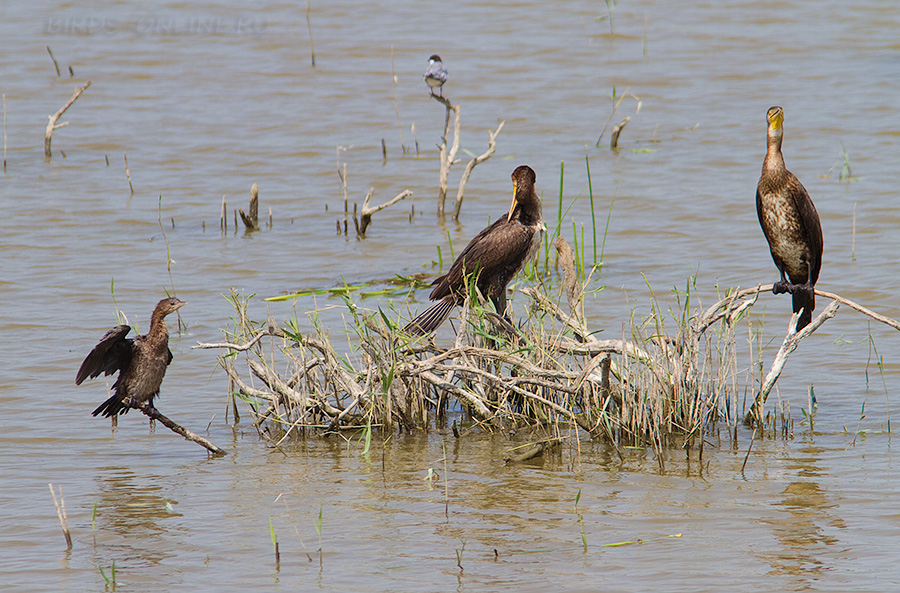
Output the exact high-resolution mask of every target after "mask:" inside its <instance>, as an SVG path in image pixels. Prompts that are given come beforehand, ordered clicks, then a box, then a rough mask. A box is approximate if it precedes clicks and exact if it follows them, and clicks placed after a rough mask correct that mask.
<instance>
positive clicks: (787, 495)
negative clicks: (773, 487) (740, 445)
mask: <svg viewBox="0 0 900 593" xmlns="http://www.w3.org/2000/svg"><path fill="white" fill-rule="evenodd" d="M797 453H799V455H796V456H793V455H792V456H791V457H790V458H789V459H788V463H787V467H786V469H787V470H789V471H791V472H792V473H795V474H796V475H797V476H798V478H799V479H796V480H793V481H791V482H789V483H788V484H787V485H786V487H785V488H784V490H783V491H782V492H781V499H780V500H778V501H776V502H775V503H774V504H775V505H776V507H778V508H781V509H783V510H784V511H785V512H784V513H780V514H779V515H778V516H777V517H775V518H772V519H768V520H765V521H764V523H766V524H768V525H769V527H770V528H771V529H772V533H773V535H774V536H775V537H776V538H777V540H778V541H779V542H780V544H781V546H782V549H781V550H780V551H778V552H777V553H775V554H773V555H771V556H769V557H768V560H769V563H770V564H771V566H772V570H771V574H781V575H790V576H793V577H797V578H798V583H799V584H803V585H805V587H808V586H809V585H808V584H809V582H810V581H812V580H814V579H817V578H820V577H821V576H822V573H823V572H824V571H827V570H829V569H830V568H831V564H830V563H829V562H828V560H827V559H828V558H829V557H830V556H829V555H828V553H827V552H826V550H825V547H826V546H831V545H833V544H836V543H838V542H839V541H840V540H838V539H837V538H836V537H834V536H832V535H829V534H827V533H825V529H826V527H827V526H830V527H838V528H843V527H844V521H843V519H841V518H840V517H836V516H835V515H834V512H835V511H836V509H837V508H838V505H837V504H835V503H834V502H832V501H830V500H829V498H830V496H829V493H828V492H827V490H825V489H824V488H823V487H822V486H821V484H820V483H819V481H818V479H817V478H819V477H820V476H821V475H822V474H823V473H827V472H824V471H823V469H822V468H821V467H820V464H821V462H822V456H823V455H824V454H825V453H826V449H824V448H823V447H818V446H816V445H815V444H812V443H810V444H807V445H806V446H805V447H802V448H800V449H799V450H797ZM805 587H802V588H805ZM802 588H801V589H798V590H802Z"/></svg>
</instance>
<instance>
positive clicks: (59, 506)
mask: <svg viewBox="0 0 900 593" xmlns="http://www.w3.org/2000/svg"><path fill="white" fill-rule="evenodd" d="M48 49H49V48H48ZM47 486H49V487H50V494H51V495H52V496H53V505H54V506H55V507H56V514H57V516H59V524H60V525H61V526H62V530H63V535H64V536H66V551H69V550H71V549H72V534H71V533H70V532H69V518H68V517H67V516H66V500H65V499H64V498H63V489H62V486H60V487H59V500H57V499H56V492H54V491H53V484H52V483H50V484H47Z"/></svg>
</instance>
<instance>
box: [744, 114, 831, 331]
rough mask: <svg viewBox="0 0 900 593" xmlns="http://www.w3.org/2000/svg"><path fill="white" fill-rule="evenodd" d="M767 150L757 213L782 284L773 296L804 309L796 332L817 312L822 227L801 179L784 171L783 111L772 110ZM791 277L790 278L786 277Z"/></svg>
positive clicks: (776, 286)
mask: <svg viewBox="0 0 900 593" xmlns="http://www.w3.org/2000/svg"><path fill="white" fill-rule="evenodd" d="M766 120H767V121H768V122H769V130H768V134H767V141H768V151H767V152H766V160H765V161H763V167H762V175H761V176H760V178H759V184H758V185H757V188H756V214H757V216H759V224H760V226H761V227H762V230H763V232H764V233H765V235H766V240H767V241H768V242H769V250H770V251H771V252H772V259H773V260H775V265H776V266H777V267H778V271H779V272H781V279H780V280H779V281H778V282H776V283H775V285H774V288H773V289H772V292H774V293H775V294H780V293H783V292H789V293H791V295H792V296H793V305H794V312H795V313H796V312H798V311H800V309H803V313H802V314H801V315H800V318H799V319H798V320H797V331H799V330H801V329H802V328H804V327H806V326H807V325H808V324H809V322H810V321H811V320H812V312H813V310H814V309H815V307H816V297H815V292H814V291H813V290H814V287H815V285H816V281H818V279H819V270H820V269H821V268H822V225H821V223H820V222H819V214H818V213H817V212H816V207H815V206H814V205H813V202H812V200H811V199H810V197H809V193H807V191H806V188H805V187H803V184H801V183H800V180H799V179H797V177H795V176H794V174H793V173H791V172H790V171H788V170H787V168H785V166H784V156H783V155H782V154H781V140H782V137H783V135H784V130H783V125H782V124H783V123H784V111H783V110H782V109H781V107H771V108H770V109H769V111H768V113H767V114H766ZM785 276H787V278H785Z"/></svg>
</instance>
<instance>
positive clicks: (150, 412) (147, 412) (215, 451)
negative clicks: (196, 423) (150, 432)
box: [137, 402, 227, 455]
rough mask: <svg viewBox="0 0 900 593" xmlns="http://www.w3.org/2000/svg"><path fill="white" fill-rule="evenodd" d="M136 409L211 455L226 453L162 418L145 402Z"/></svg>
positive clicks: (171, 421)
mask: <svg viewBox="0 0 900 593" xmlns="http://www.w3.org/2000/svg"><path fill="white" fill-rule="evenodd" d="M137 409H138V410H140V411H141V412H143V413H144V414H145V415H146V416H147V417H148V418H151V419H153V420H159V422H161V423H162V424H163V426H165V427H166V428H168V429H169V430H171V431H172V432H176V433H178V434H180V435H181V436H183V437H184V438H186V439H187V440H189V441H192V442H194V443H197V444H199V445H202V446H204V447H206V449H208V450H209V451H210V452H211V453H212V454H213V455H225V454H226V453H227V451H225V450H224V449H220V448H219V447H216V446H215V445H213V444H212V443H211V442H209V441H208V440H207V439H205V438H203V437H202V436H200V435H198V434H194V433H193V432H191V431H190V430H188V429H186V428H185V427H183V426H181V425H180V424H178V423H176V422H174V421H173V420H170V419H169V418H168V417H167V416H164V415H163V414H162V413H161V412H160V411H159V410H157V409H156V408H154V407H153V406H151V405H147V403H146V402H143V403H141V404H140V405H139V406H138V408H137Z"/></svg>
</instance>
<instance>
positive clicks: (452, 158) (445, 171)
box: [431, 93, 459, 218]
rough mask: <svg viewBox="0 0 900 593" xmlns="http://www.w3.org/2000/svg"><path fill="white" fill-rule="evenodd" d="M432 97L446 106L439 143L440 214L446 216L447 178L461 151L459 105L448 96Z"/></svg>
mask: <svg viewBox="0 0 900 593" xmlns="http://www.w3.org/2000/svg"><path fill="white" fill-rule="evenodd" d="M431 98H432V99H434V100H435V101H437V102H438V103H441V104H442V105H443V106H444V107H445V108H446V113H445V114H444V135H443V136H441V143H440V145H438V149H439V151H440V157H439V158H440V160H441V176H440V179H439V188H438V216H440V217H442V218H443V216H444V206H445V203H446V202H447V178H448V177H449V176H450V167H452V166H453V165H455V164H456V163H457V162H458V161H457V160H456V153H457V152H458V151H459V105H453V104H452V103H451V102H450V99H447V98H446V97H443V96H439V95H435V94H434V93H432V94H431ZM451 113H452V114H453V144H452V145H451V146H450V150H449V151H448V150H447V136H448V135H449V134H450V114H451Z"/></svg>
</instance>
